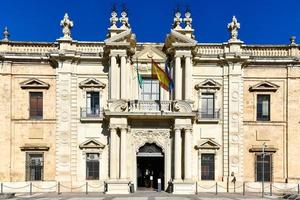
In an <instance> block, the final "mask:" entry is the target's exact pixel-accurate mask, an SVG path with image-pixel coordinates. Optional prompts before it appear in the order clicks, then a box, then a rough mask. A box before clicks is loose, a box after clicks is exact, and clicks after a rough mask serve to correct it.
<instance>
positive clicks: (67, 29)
mask: <svg viewBox="0 0 300 200" xmlns="http://www.w3.org/2000/svg"><path fill="white" fill-rule="evenodd" d="M60 26H61V27H62V28H63V30H62V32H63V34H64V36H63V37H62V38H61V39H67V40H72V37H71V28H73V26H74V24H73V21H71V20H70V19H69V15H68V13H66V14H65V16H64V18H63V19H62V20H61V21H60Z"/></svg>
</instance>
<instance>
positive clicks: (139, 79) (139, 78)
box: [136, 59, 144, 89]
mask: <svg viewBox="0 0 300 200" xmlns="http://www.w3.org/2000/svg"><path fill="white" fill-rule="evenodd" d="M136 73H137V79H138V83H139V87H140V88H141V89H142V88H143V84H144V80H143V77H142V76H141V74H140V73H139V60H138V59H136Z"/></svg>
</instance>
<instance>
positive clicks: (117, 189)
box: [105, 180, 130, 194]
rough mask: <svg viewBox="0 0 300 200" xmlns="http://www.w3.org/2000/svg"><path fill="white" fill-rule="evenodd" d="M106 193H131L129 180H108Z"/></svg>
mask: <svg viewBox="0 0 300 200" xmlns="http://www.w3.org/2000/svg"><path fill="white" fill-rule="evenodd" d="M106 184H107V190H106V192H105V193H106V194H129V193H130V190H129V181H128V180H108V181H107V182H106Z"/></svg>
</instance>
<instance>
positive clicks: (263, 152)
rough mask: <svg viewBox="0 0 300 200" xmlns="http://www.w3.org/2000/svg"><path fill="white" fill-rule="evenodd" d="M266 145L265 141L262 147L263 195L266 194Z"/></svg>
mask: <svg viewBox="0 0 300 200" xmlns="http://www.w3.org/2000/svg"><path fill="white" fill-rule="evenodd" d="M265 147H266V143H265V142H264V143H263V147H262V197H264V195H265Z"/></svg>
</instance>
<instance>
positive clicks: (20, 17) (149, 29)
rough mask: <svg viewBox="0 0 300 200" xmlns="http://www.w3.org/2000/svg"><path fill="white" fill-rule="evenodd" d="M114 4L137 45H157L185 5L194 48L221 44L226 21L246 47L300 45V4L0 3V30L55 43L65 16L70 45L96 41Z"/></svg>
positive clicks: (270, 0) (275, 0)
mask: <svg viewBox="0 0 300 200" xmlns="http://www.w3.org/2000/svg"><path fill="white" fill-rule="evenodd" d="M114 3H117V5H118V9H119V10H121V5H122V4H123V3H125V4H126V6H127V8H128V12H129V22H130V24H131V26H132V29H133V32H134V33H136V36H137V41H138V42H163V41H164V39H165V36H166V34H167V33H169V32H170V27H171V24H172V22H173V11H174V9H175V8H176V7H177V5H179V7H180V9H181V10H182V11H184V10H185V7H186V5H189V7H190V9H191V13H192V18H193V27H194V29H195V36H196V40H197V41H198V42H225V41H227V40H228V37H229V34H228V31H227V23H228V22H230V21H231V18H232V15H236V17H237V19H238V21H239V22H240V23H241V29H240V31H239V38H240V39H241V40H243V41H244V42H245V43H247V44H288V43H289V38H290V36H292V35H295V36H296V37H298V38H299V40H298V41H300V11H299V10H300V0H182V1H179V0H177V1H175V0H148V1H147V0H127V1H126V0H123V1H119V0H118V1H111V0H47V1H46V0H6V1H1V12H0V30H1V29H2V30H3V27H4V26H6V25H7V26H8V28H9V31H10V34H11V37H10V39H11V40H17V41H55V40H56V39H57V38H59V37H60V36H61V35H62V33H61V28H60V26H59V23H60V20H61V19H62V17H63V15H64V13H65V12H68V13H69V16H70V18H71V19H72V20H73V21H74V28H73V30H72V36H73V38H74V39H76V40H87V41H102V40H104V39H105V35H106V33H107V27H108V26H109V17H110V11H111V7H112V5H113V4H114ZM2 30H1V32H2ZM296 41H297V40H296ZM299 43H300V42H299Z"/></svg>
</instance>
